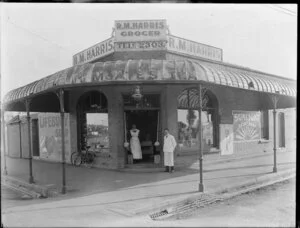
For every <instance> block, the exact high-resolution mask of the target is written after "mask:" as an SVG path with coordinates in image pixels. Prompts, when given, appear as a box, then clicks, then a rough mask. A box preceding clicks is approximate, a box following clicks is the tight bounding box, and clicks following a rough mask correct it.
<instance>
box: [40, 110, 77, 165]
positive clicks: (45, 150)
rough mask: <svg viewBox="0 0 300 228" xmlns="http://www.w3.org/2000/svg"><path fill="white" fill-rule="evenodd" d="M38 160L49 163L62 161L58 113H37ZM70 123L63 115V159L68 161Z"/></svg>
mask: <svg viewBox="0 0 300 228" xmlns="http://www.w3.org/2000/svg"><path fill="white" fill-rule="evenodd" d="M38 120H39V140H40V142H39V144H40V158H42V159H47V160H51V161H59V162H60V161H62V151H61V119H60V114H59V113H39V114H38ZM70 154H71V144H70V122H69V114H68V113H65V158H66V162H69V161H70Z"/></svg>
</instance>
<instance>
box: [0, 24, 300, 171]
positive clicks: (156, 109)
mask: <svg viewBox="0 0 300 228" xmlns="http://www.w3.org/2000/svg"><path fill="white" fill-rule="evenodd" d="M113 32H114V34H113V37H111V38H109V39H108V40H106V41H103V42H101V43H99V44H96V45H94V46H92V47H90V48H88V49H86V50H84V51H82V52H80V53H78V54H76V55H74V56H73V63H74V66H72V67H71V68H68V69H65V70H62V71H59V72H57V73H55V74H53V75H50V76H48V77H46V78H43V79H40V80H37V81H35V82H33V83H31V84H29V85H27V86H24V87H21V88H18V89H15V90H13V91H11V92H9V93H8V94H7V95H6V96H5V98H4V104H5V111H24V112H25V111H27V114H28V115H30V112H38V118H37V119H38V125H39V155H40V156H37V157H40V158H41V159H45V160H47V159H49V160H51V159H50V158H49V156H48V155H43V156H42V154H46V153H47V148H46V146H45V145H46V143H45V140H46V138H47V137H48V138H49V137H50V138H51V137H52V135H51V133H49V132H53V137H52V138H53V139H52V140H54V141H55V140H57V141H60V144H59V143H58V145H59V146H57V148H56V149H52V154H53V153H56V155H55V156H56V158H55V159H52V160H54V161H58V162H61V161H63V162H69V161H70V160H69V156H70V154H71V153H72V152H75V151H79V150H81V148H82V147H84V146H85V145H86V144H89V145H92V146H94V147H95V148H98V147H97V144H101V146H102V147H103V148H102V149H101V151H100V152H99V156H97V157H96V159H97V161H96V164H95V167H99V168H109V169H123V168H126V167H128V166H132V165H134V164H131V160H130V147H128V146H126V145H127V144H126V143H128V142H129V139H130V135H129V130H130V128H131V126H132V125H133V124H135V125H137V128H138V129H139V130H140V131H141V134H140V141H141V144H142V150H143V157H144V159H143V161H142V163H145V164H153V167H162V166H163V159H162V158H163V151H162V144H163V130H164V129H165V128H168V129H169V130H170V133H171V134H172V135H174V136H175V139H176V140H177V142H178V147H177V149H176V151H175V162H176V157H177V155H189V154H195V153H199V150H201V152H202V153H204V154H211V153H217V154H219V155H220V156H223V155H224V156H231V155H236V154H240V153H245V154H246V153H253V152H261V153H263V152H266V151H272V150H274V148H275V149H277V148H281V149H282V150H294V149H295V145H296V128H295V126H296V125H295V123H296V82H295V81H294V80H290V79H286V78H283V77H279V76H275V75H270V74H267V73H263V72H259V71H256V70H252V69H249V68H245V67H240V66H236V65H233V64H228V63H224V62H223V56H222V55H223V53H222V50H221V49H220V48H215V47H211V46H209V45H204V44H200V43H197V42H194V41H189V40H186V39H182V38H179V37H176V36H173V35H171V34H170V31H169V29H168V27H167V25H166V21H165V20H147V21H116V22H115V28H114V31H113ZM273 112H275V114H274V113H273ZM59 113H60V114H59ZM199 113H201V115H199ZM53 115H54V117H53ZM55 115H56V116H57V117H55ZM66 116H67V118H66ZM89 116H90V117H93V118H94V119H95V118H96V119H97V118H98V119H99V118H101V121H102V124H100V125H98V128H94V126H92V125H93V124H89V123H88V120H87V119H88V117H89ZM274 116H275V127H274V119H273V118H274ZM60 117H61V118H63V119H64V124H66V127H65V129H64V131H63V132H62V131H61V132H60V134H59V133H57V132H58V131H55V130H50V127H55V126H56V128H59V127H60V126H61V125H60V124H61V122H60ZM51 118H52V119H53V118H56V123H57V124H56V125H55V126H54V125H51V124H50V125H51V126H50V125H49V121H50V122H51V121H52V120H50V119H51ZM47 123H48V125H49V126H48V128H47V129H45V127H47ZM42 126H44V129H42ZM200 126H201V127H200ZM92 128H93V129H92ZM200 129H201V131H200ZM291 129H292V130H291ZM274 130H275V138H276V140H275V144H274ZM31 132H32V130H31ZM43 132H44V133H43ZM55 132H56V133H55ZM66 132H67V134H66ZM276 132H277V133H276ZM7 133H8V134H9V132H7ZM199 133H200V135H199ZM62 134H66V135H65V137H64V139H63V140H64V141H65V142H66V141H68V143H65V146H64V149H62V147H61V144H62V143H61V141H62V139H61V135H62ZM34 139H35V136H34V135H33V133H32V137H31V139H29V140H28V144H29V143H30V141H33V140H34ZM200 139H201V140H202V142H200ZM43 140H44V141H43ZM157 142H158V144H157ZM8 144H9V143H8ZM48 144H49V145H50V144H51V143H48ZM43 148H44V151H43ZM66 148H67V149H66ZM7 150H8V151H9V150H12V148H9V146H8V148H7ZM63 150H65V151H64V152H63ZM53 151H54V152H53ZM66 151H67V152H66ZM6 153H7V154H8V155H9V152H6ZM30 153H31V152H30ZM62 153H64V156H63V155H62ZM155 155H158V156H156V157H159V158H160V159H158V160H155ZM47 156H48V157H47ZM53 156H54V155H53ZM63 157H64V158H63Z"/></svg>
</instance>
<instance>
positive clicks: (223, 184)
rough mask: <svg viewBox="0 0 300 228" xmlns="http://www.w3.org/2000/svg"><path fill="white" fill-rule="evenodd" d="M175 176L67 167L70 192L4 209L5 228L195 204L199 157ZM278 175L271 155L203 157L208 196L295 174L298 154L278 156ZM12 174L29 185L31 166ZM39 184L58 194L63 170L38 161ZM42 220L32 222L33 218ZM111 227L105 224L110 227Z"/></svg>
mask: <svg viewBox="0 0 300 228" xmlns="http://www.w3.org/2000/svg"><path fill="white" fill-rule="evenodd" d="M178 161H179V162H181V163H180V164H177V165H178V167H177V169H176V172H175V173H172V174H169V173H164V172H161V170H155V171H152V172H136V171H128V172H118V171H110V170H102V169H88V168H84V167H72V166H67V184H68V192H67V194H66V195H59V196H57V197H54V198H48V199H35V200H32V201H27V202H28V205H26V206H16V207H10V208H5V207H4V208H2V215H3V222H4V224H5V225H7V226H31V227H32V226H49V225H50V224H51V226H101V224H102V223H104V222H105V221H106V222H107V221H112V220H115V219H119V218H126V217H131V216H136V215H137V214H147V215H149V214H150V213H153V212H155V211H159V210H161V209H162V208H165V207H166V206H172V205H174V204H176V203H178V202H182V201H184V200H192V199H196V198H197V197H199V196H200V194H201V193H199V192H198V184H199V170H198V162H197V156H194V157H193V156H186V157H182V158H180V159H178ZM277 162H278V166H277V167H278V172H277V173H276V174H274V173H272V170H273V154H272V153H268V154H267V153H266V154H263V155H254V156H247V157H240V158H234V159H228V158H227V159H216V158H215V157H213V156H212V157H211V159H210V158H209V157H205V160H204V191H205V193H207V194H218V195H222V194H228V193H231V192H235V191H241V190H242V189H243V187H245V186H254V185H255V184H259V185H261V184H262V183H267V182H272V181H274V180H277V179H282V178H286V177H288V176H290V175H293V174H295V166H296V154H295V152H278V154H277ZM7 163H8V172H9V175H11V176H13V177H14V178H18V179H21V180H24V181H27V180H28V173H26V172H24V170H26V167H28V160H21V159H8V162H7ZM33 168H34V177H35V180H36V184H38V185H41V186H47V185H48V186H49V185H51V187H52V188H53V189H57V190H59V188H60V184H61V172H62V171H61V165H60V164H56V163H48V162H43V161H34V164H33ZM18 170H19V171H18ZM32 217H35V218H38V219H35V220H31V219H29V218H32ZM106 224H107V223H106Z"/></svg>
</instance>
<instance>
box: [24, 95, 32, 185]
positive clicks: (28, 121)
mask: <svg viewBox="0 0 300 228" xmlns="http://www.w3.org/2000/svg"><path fill="white" fill-rule="evenodd" d="M30 103H31V98H27V99H26V100H25V106H26V113H27V116H26V118H27V130H28V157H29V183H30V184H32V183H34V179H33V174H32V173H33V172H32V150H31V130H30V121H31V120H30V119H31V118H30Z"/></svg>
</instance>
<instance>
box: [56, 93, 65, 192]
mask: <svg viewBox="0 0 300 228" xmlns="http://www.w3.org/2000/svg"><path fill="white" fill-rule="evenodd" d="M57 96H58V98H59V104H60V121H61V152H62V153H61V154H62V190H61V192H62V194H66V165H65V164H66V158H65V110H64V90H63V89H60V90H59V91H58V93H57Z"/></svg>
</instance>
